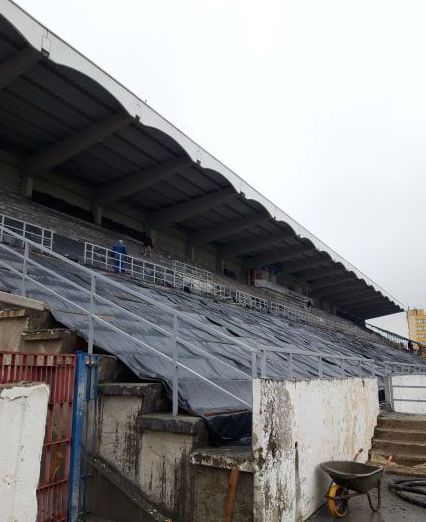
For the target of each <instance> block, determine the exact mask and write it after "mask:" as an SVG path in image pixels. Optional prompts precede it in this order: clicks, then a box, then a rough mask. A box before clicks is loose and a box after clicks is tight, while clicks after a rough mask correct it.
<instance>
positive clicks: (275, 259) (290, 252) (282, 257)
mask: <svg viewBox="0 0 426 522" xmlns="http://www.w3.org/2000/svg"><path fill="white" fill-rule="evenodd" d="M314 249H315V247H314V246H312V245H305V244H301V245H297V246H294V247H291V248H287V249H285V250H274V251H273V252H269V253H266V254H260V255H258V256H255V257H254V258H253V259H251V260H250V264H251V265H252V266H262V265H269V264H271V263H279V262H283V261H287V260H288V259H291V258H292V257H294V256H297V255H299V254H304V253H305V252H311V251H312V250H314Z"/></svg>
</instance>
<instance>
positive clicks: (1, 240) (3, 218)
mask: <svg viewBox="0 0 426 522" xmlns="http://www.w3.org/2000/svg"><path fill="white" fill-rule="evenodd" d="M4 220H5V216H4V214H2V216H1V232H0V242H1V243H3V233H4Z"/></svg>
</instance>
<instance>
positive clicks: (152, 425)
mask: <svg viewBox="0 0 426 522" xmlns="http://www.w3.org/2000/svg"><path fill="white" fill-rule="evenodd" d="M138 426H139V429H140V430H141V431H163V432H167V433H179V434H182V435H199V436H202V437H205V438H206V440H207V437H208V434H207V427H206V423H205V421H204V420H203V419H202V418H201V417H194V416H191V415H178V416H176V417H173V416H171V415H170V413H164V412H157V413H148V414H145V415H141V416H140V417H139V419H138Z"/></svg>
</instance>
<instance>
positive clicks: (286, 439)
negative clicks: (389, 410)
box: [253, 378, 379, 522]
mask: <svg viewBox="0 0 426 522" xmlns="http://www.w3.org/2000/svg"><path fill="white" fill-rule="evenodd" d="M378 413H379V402H378V389H377V380H376V379H373V378H371V379H361V378H351V379H332V380H326V379H321V380H309V381H271V380H262V379H257V380H255V381H254V383H253V450H254V455H255V458H256V460H257V466H258V468H257V471H256V473H255V476H254V521H255V522H260V521H262V522H296V521H297V522H299V521H303V520H306V519H307V518H308V517H309V516H310V515H311V514H312V513H314V512H315V511H316V510H317V509H318V508H319V507H320V505H321V504H322V503H323V502H324V494H325V492H326V490H327V487H328V484H329V478H328V476H327V475H325V474H324V473H323V472H322V471H321V470H320V469H319V464H320V463H321V462H324V461H327V460H338V459H342V460H346V459H352V457H353V455H354V454H355V452H356V451H357V450H358V449H359V448H363V449H364V450H365V451H364V459H366V458H367V453H368V450H369V448H370V445H371V439H372V437H373V433H374V428H375V425H376V422H377V415H378Z"/></svg>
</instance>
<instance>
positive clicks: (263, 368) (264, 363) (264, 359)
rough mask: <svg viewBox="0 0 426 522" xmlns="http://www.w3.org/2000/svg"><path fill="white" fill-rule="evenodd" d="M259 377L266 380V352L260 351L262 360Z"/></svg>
mask: <svg viewBox="0 0 426 522" xmlns="http://www.w3.org/2000/svg"><path fill="white" fill-rule="evenodd" d="M260 376H261V377H262V379H266V351H265V350H262V358H261V360H260Z"/></svg>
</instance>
